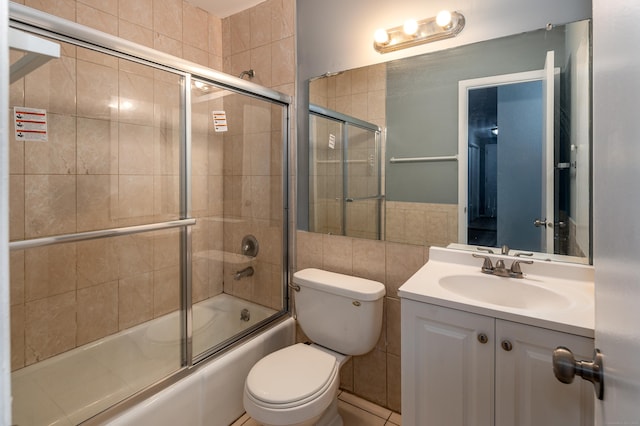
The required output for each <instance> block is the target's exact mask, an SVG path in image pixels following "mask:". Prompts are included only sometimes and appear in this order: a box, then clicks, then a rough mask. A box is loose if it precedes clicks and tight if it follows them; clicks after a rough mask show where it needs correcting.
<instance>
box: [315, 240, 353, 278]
mask: <svg viewBox="0 0 640 426" xmlns="http://www.w3.org/2000/svg"><path fill="white" fill-rule="evenodd" d="M322 237H323V238H322V265H323V268H324V269H326V270H328V271H333V272H339V273H342V274H347V275H351V274H352V273H353V239H352V238H349V237H342V236H339V235H323V236H322Z"/></svg>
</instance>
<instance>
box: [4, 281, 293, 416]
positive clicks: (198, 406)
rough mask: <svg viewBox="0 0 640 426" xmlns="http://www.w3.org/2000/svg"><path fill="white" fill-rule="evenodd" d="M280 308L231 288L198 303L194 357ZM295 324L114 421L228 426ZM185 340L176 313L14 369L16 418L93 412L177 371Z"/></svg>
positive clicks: (207, 365) (199, 370)
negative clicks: (254, 369) (248, 386)
mask: <svg viewBox="0 0 640 426" xmlns="http://www.w3.org/2000/svg"><path fill="white" fill-rule="evenodd" d="M244 309H246V310H247V311H248V313H247V311H245V312H244V313H243V312H242V311H243V310H244ZM274 313H275V311H274V310H272V309H269V308H265V307H263V306H260V305H257V304H253V303H250V302H246V301H244V300H242V299H238V298H235V297H233V296H229V295H226V294H221V295H219V296H216V297H213V298H211V299H208V300H205V301H203V302H200V303H197V304H195V305H194V306H193V314H194V321H193V353H194V355H197V354H198V353H201V352H203V351H204V350H206V349H208V348H211V347H214V346H216V345H218V344H220V343H222V342H224V341H225V340H227V339H228V338H230V337H231V336H233V335H236V334H237V333H239V332H241V331H242V330H245V329H247V328H248V327H250V326H252V325H254V324H256V323H258V322H260V321H262V320H263V319H266V318H268V317H269V316H271V315H272V314H274ZM247 316H249V318H247ZM247 319H248V320H247ZM293 329H294V327H293V320H292V319H287V320H285V321H282V322H280V323H278V324H277V325H276V326H274V327H271V328H270V329H268V330H266V331H264V332H263V333H261V334H258V335H257V336H255V337H253V338H252V339H251V340H249V341H247V342H245V343H243V344H241V345H238V346H236V347H234V348H233V349H232V350H230V351H228V352H226V353H225V354H224V355H222V356H219V357H217V358H215V359H213V360H211V361H203V363H202V364H203V365H200V366H197V367H195V368H193V372H192V374H189V375H188V376H186V377H185V378H184V379H182V380H180V381H178V382H176V383H174V384H173V385H171V386H169V387H167V388H165V389H163V390H162V391H160V392H159V393H157V394H154V395H153V396H151V397H150V398H149V399H147V400H146V401H144V402H142V403H140V404H138V405H135V406H134V407H132V408H130V409H129V410H127V411H125V412H122V413H121V414H120V415H119V416H118V417H116V418H114V419H112V420H110V421H109V422H110V424H115V425H147V424H148V425H175V424H188V425H205V424H206V425H228V424H229V423H231V422H232V421H233V420H235V419H236V418H238V417H239V416H240V415H242V413H243V412H244V410H243V408H242V386H243V384H244V379H245V377H246V375H247V374H248V372H249V369H250V368H251V366H253V364H254V363H255V362H257V361H258V360H259V359H260V358H262V357H263V356H264V355H266V354H268V353H270V352H272V351H274V350H277V349H279V348H281V347H284V346H287V345H289V344H291V343H292V342H293V333H294V331H293ZM179 338H180V317H179V313H178V312H173V313H170V314H167V315H164V316H162V317H159V318H156V319H154V320H152V321H148V322H146V323H143V324H140V325H137V326H135V327H132V328H130V329H127V330H124V331H122V332H119V333H117V334H114V335H111V336H108V337H106V338H104V339H101V340H99V341H96V342H93V343H90V344H87V345H84V346H82V347H79V348H76V349H73V350H70V351H68V352H65V353H63V354H60V355H57V356H55V357H52V358H49V359H47V360H44V361H42V362H39V363H37V364H33V365H31V366H28V367H25V368H22V369H20V370H17V371H15V372H14V373H12V377H11V380H12V389H13V423H14V424H17V425H20V426H29V425H41V424H55V425H76V424H78V423H80V422H82V421H84V420H86V419H88V418H90V417H92V416H93V415H95V414H97V413H99V412H101V411H103V410H104V409H106V408H108V407H111V406H112V405H114V404H116V403H118V402H120V401H122V400H123V399H125V398H127V397H129V396H130V395H132V394H133V393H135V392H137V391H139V390H141V389H143V388H145V387H147V386H149V385H151V384H153V383H155V382H157V381H159V380H161V379H163V378H165V377H167V376H169V375H171V374H172V373H174V372H175V371H176V370H178V369H179V368H180V356H179V354H180V340H179ZM35 407H37V409H34V408H35ZM176 416H178V417H176ZM176 419H178V420H176Z"/></svg>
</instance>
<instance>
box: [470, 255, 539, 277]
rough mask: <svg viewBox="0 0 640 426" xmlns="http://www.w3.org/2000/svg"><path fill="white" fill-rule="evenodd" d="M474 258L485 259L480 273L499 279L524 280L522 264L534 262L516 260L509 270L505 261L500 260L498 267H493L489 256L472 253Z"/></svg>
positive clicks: (497, 262)
mask: <svg viewBox="0 0 640 426" xmlns="http://www.w3.org/2000/svg"><path fill="white" fill-rule="evenodd" d="M472 256H473V257H476V258H479V259H484V262H483V263H482V268H481V269H480V271H481V272H482V273H484V274H489V275H496V276H498V277H507V278H524V274H523V273H522V268H520V264H521V263H526V264H531V263H533V260H522V259H518V260H514V261H513V263H512V264H511V267H510V268H509V269H507V267H506V266H505V264H504V260H502V259H498V260H497V261H496V265H495V266H493V263H492V262H491V258H489V256H483V255H480V254H476V253H472Z"/></svg>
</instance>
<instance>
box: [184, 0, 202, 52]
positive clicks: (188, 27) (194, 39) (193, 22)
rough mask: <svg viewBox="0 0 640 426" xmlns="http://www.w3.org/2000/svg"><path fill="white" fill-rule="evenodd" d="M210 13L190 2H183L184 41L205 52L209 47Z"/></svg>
mask: <svg viewBox="0 0 640 426" xmlns="http://www.w3.org/2000/svg"><path fill="white" fill-rule="evenodd" d="M208 26H209V14H208V13H207V12H206V11H204V10H202V9H200V8H198V7H195V6H193V5H191V4H190V3H188V2H186V1H185V2H182V35H183V38H182V41H183V42H184V43H185V44H188V45H190V46H193V47H197V48H198V49H200V50H204V51H205V52H206V51H208V49H209V37H208V35H209V29H208Z"/></svg>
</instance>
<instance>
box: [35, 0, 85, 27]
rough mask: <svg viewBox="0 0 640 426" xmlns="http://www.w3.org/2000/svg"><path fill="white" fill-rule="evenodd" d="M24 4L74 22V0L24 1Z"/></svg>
mask: <svg viewBox="0 0 640 426" xmlns="http://www.w3.org/2000/svg"><path fill="white" fill-rule="evenodd" d="M24 4H25V6H29V7H32V8H34V9H38V10H41V11H43V12H47V13H50V14H52V15H55V16H59V17H61V18H64V19H67V20H69V21H72V22H74V21H75V20H76V0H25V2H24Z"/></svg>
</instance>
